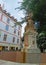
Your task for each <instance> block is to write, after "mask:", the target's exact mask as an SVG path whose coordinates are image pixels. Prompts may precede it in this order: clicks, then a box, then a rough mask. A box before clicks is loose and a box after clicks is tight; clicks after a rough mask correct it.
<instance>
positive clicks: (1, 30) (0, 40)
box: [0, 5, 21, 50]
mask: <svg viewBox="0 0 46 65" xmlns="http://www.w3.org/2000/svg"><path fill="white" fill-rule="evenodd" d="M20 43H21V25H20V23H18V22H17V20H16V19H14V17H13V16H10V14H9V13H7V12H6V11H5V10H3V9H2V7H1V5H0V49H2V50H17V49H20Z"/></svg>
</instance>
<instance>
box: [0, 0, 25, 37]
mask: <svg viewBox="0 0 46 65" xmlns="http://www.w3.org/2000/svg"><path fill="white" fill-rule="evenodd" d="M22 1H23V0H0V4H1V5H2V6H3V4H4V9H5V10H6V11H7V12H8V13H10V14H11V16H14V17H15V18H16V19H17V20H18V21H21V18H23V17H24V12H23V11H19V10H18V9H16V10H15V8H17V7H19V6H21V3H18V2H22ZM25 25H26V24H25V23H24V24H23V25H22V33H21V36H23V33H24V28H25Z"/></svg>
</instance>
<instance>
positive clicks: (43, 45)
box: [37, 32, 46, 52]
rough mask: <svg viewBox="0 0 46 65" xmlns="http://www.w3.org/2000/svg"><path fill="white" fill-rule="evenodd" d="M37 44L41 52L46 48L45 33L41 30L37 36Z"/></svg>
mask: <svg viewBox="0 0 46 65" xmlns="http://www.w3.org/2000/svg"><path fill="white" fill-rule="evenodd" d="M37 46H38V48H40V51H41V52H44V50H45V49H46V34H45V33H44V32H41V33H40V34H39V35H38V36H37Z"/></svg>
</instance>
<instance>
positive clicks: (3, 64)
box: [0, 60, 39, 65]
mask: <svg viewBox="0 0 46 65" xmlns="http://www.w3.org/2000/svg"><path fill="white" fill-rule="evenodd" d="M0 65H39V64H28V63H16V62H10V61H4V60H0Z"/></svg>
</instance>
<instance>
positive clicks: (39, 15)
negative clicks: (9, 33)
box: [20, 0, 46, 33]
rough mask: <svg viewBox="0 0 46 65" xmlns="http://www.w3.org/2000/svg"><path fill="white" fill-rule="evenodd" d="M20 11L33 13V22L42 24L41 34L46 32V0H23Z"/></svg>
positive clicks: (39, 30)
mask: <svg viewBox="0 0 46 65" xmlns="http://www.w3.org/2000/svg"><path fill="white" fill-rule="evenodd" d="M20 9H21V10H22V9H23V10H24V11H26V14H28V13H33V16H32V18H33V20H34V21H37V22H38V21H39V22H40V28H39V29H38V32H39V33H40V32H41V31H43V30H44V31H45V30H46V0H23V2H22V4H21V7H20Z"/></svg>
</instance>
